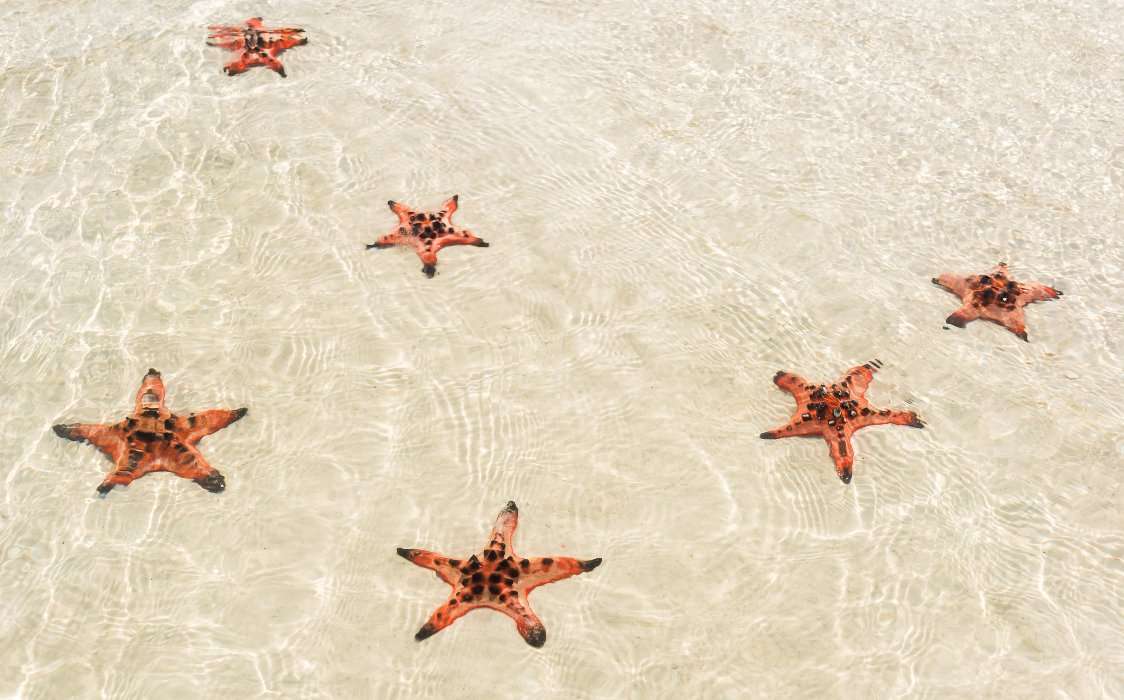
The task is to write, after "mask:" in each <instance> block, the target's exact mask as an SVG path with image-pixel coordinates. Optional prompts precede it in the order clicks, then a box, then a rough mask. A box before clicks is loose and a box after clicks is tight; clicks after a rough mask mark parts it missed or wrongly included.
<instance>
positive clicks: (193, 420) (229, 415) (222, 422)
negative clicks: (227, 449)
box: [176, 408, 249, 445]
mask: <svg viewBox="0 0 1124 700" xmlns="http://www.w3.org/2000/svg"><path fill="white" fill-rule="evenodd" d="M248 410H249V409H247V408H237V409H234V410H230V409H226V408H214V409H211V410H210V411H201V412H200V413H192V414H191V415H189V416H187V417H186V418H184V417H182V416H177V417H176V432H177V433H180V434H181V435H182V437H181V438H180V439H181V440H183V441H184V442H186V443H187V444H188V445H194V444H196V443H197V442H199V441H200V440H202V439H203V438H205V437H207V436H208V435H211V434H212V433H217V432H218V431H220V430H222V429H223V428H225V427H226V426H228V425H230V424H231V423H233V422H235V421H236V420H239V419H240V418H242V416H244V415H246V412H247V411H248Z"/></svg>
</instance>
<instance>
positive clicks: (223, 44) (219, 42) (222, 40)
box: [207, 34, 246, 51]
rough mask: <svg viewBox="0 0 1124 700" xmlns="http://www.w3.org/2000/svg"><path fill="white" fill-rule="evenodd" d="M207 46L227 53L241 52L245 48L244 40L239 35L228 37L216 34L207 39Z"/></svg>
mask: <svg viewBox="0 0 1124 700" xmlns="http://www.w3.org/2000/svg"><path fill="white" fill-rule="evenodd" d="M207 46H217V47H218V48H220V49H226V50H227V51H241V50H242V49H244V48H245V47H246V40H245V39H243V38H242V35H241V34H237V35H232V36H230V37H225V36H220V35H217V34H216V35H211V36H209V37H207Z"/></svg>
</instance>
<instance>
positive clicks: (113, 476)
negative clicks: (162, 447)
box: [98, 452, 144, 496]
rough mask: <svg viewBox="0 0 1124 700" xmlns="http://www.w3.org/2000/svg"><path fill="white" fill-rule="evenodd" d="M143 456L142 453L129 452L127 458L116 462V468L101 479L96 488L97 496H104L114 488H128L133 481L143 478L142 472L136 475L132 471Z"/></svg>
mask: <svg viewBox="0 0 1124 700" xmlns="http://www.w3.org/2000/svg"><path fill="white" fill-rule="evenodd" d="M143 454H144V453H142V452H130V453H129V456H128V457H126V458H125V459H123V460H121V461H119V462H117V463H116V465H115V467H116V468H115V469H114V470H113V471H111V472H110V473H108V474H106V475H105V478H104V479H102V482H101V484H100V485H99V486H98V494H100V495H102V496H104V495H106V494H107V493H109V492H110V491H112V490H113V487H114V486H128V485H129V484H131V483H133V481H134V480H135V479H139V478H140V477H142V476H144V473H143V472H142V473H140V474H136V473H134V471H133V470H134V469H136V468H137V466H138V462H139V459H140V458H143Z"/></svg>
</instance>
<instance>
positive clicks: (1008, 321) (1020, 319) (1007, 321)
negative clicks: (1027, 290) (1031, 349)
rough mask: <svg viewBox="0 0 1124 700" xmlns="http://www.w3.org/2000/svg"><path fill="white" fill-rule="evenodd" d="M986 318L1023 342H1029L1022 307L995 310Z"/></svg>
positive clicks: (1024, 313)
mask: <svg viewBox="0 0 1124 700" xmlns="http://www.w3.org/2000/svg"><path fill="white" fill-rule="evenodd" d="M986 318H987V320H989V321H994V322H995V323H998V324H999V325H1001V326H1003V327H1004V328H1006V329H1007V330H1009V331H1011V332H1012V333H1014V334H1015V335H1017V336H1018V337H1019V338H1021V339H1022V340H1023V341H1025V342H1028V343H1029V342H1030V338H1028V337H1027V334H1026V312H1024V311H1023V307H1021V306H1016V307H1015V308H1013V309H1001V310H995V311H993V313H992V314H989V315H988V316H987V317H986Z"/></svg>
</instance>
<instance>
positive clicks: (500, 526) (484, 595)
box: [398, 501, 601, 647]
mask: <svg viewBox="0 0 1124 700" xmlns="http://www.w3.org/2000/svg"><path fill="white" fill-rule="evenodd" d="M518 523H519V509H518V508H516V507H515V502H514V501H508V502H507V506H506V507H505V508H504V509H503V510H501V511H500V515H499V517H498V518H496V525H495V527H493V528H492V535H491V541H490V542H489V544H488V546H487V547H485V548H484V551H483V552H481V554H480V556H476V555H475V554H473V555H472V556H471V557H469V558H468V559H466V560H462V559H450V558H448V557H445V556H442V555H440V554H435V553H433V552H427V551H425V550H423V549H402V548H399V549H398V554H399V555H400V556H402V557H405V558H406V559H409V560H410V561H412V562H413V563H415V564H417V565H418V566H421V567H424V568H426V569H430V570H432V571H434V572H436V574H437V578H439V579H441V580H442V581H444V582H445V583H447V584H449V585H450V586H452V587H453V593H452V595H451V596H450V597H449V600H448V601H446V602H445V603H444V604H443V605H442V606H441V607H439V608H437V610H435V611H434V612H433V614H432V615H430V616H429V621H428V622H426V623H425V624H424V625H422V628H421V629H420V630H418V633H417V634H416V635H414V639H416V640H418V641H419V642H420V641H421V640H423V639H426V638H428V637H432V636H433V635H435V634H437V633H438V632H440V631H441V630H443V629H445V628H446V627H448V626H449V625H451V624H453V623H454V622H456V621H457V619H458V618H460V617H461V616H463V615H464V614H465V613H467V612H471V611H472V610H476V609H477V608H491V609H492V610H498V611H500V612H502V613H504V614H505V615H507V616H508V617H510V618H511V619H513V620H515V627H516V629H518V630H519V634H520V635H522V636H523V639H525V640H526V641H527V643H528V644H530V645H531V646H533V647H541V646H542V645H543V644H546V628H544V627H543V625H542V621H540V620H539V618H538V616H537V615H535V613H534V611H533V610H531V603H530V600H528V596H530V594H531V591H533V590H535V589H536V588H538V587H539V586H541V585H543V584H544V583H553V582H554V581H561V580H562V579H564V578H569V577H571V576H575V575H577V574H580V573H582V572H585V571H593V570H594V569H596V568H597V567H598V566H600V564H601V558H600V557H598V558H597V559H588V560H586V561H581V560H580V559H572V558H570V557H536V558H534V559H521V558H520V557H519V556H518V555H517V554H516V553H515V550H514V549H513V548H512V546H511V538H512V537H513V536H514V535H515V526H516V525H517V524H518Z"/></svg>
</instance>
